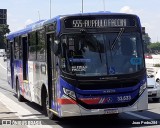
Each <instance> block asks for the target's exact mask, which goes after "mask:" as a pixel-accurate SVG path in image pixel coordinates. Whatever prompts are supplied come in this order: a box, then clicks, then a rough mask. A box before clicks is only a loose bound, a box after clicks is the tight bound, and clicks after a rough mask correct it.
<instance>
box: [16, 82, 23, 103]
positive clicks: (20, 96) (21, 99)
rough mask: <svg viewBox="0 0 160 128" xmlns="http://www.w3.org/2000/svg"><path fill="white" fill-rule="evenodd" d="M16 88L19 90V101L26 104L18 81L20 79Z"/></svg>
mask: <svg viewBox="0 0 160 128" xmlns="http://www.w3.org/2000/svg"><path fill="white" fill-rule="evenodd" d="M16 88H17V89H16V90H17V99H18V101H20V102H24V101H25V99H24V97H23V96H22V95H21V93H20V87H19V81H18V79H17V80H16Z"/></svg>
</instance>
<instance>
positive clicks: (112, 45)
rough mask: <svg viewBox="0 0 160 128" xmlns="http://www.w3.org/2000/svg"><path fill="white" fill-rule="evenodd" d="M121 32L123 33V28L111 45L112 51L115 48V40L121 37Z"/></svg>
mask: <svg viewBox="0 0 160 128" xmlns="http://www.w3.org/2000/svg"><path fill="white" fill-rule="evenodd" d="M123 32H124V28H121V29H120V31H119V33H118V36H117V37H116V39H115V40H114V41H113V43H112V44H111V50H113V49H114V48H115V46H116V43H117V40H119V38H120V37H121V36H122V34H123Z"/></svg>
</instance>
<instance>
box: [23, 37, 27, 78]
mask: <svg viewBox="0 0 160 128" xmlns="http://www.w3.org/2000/svg"><path fill="white" fill-rule="evenodd" d="M27 43H28V39H27V37H22V49H23V50H22V65H23V80H26V81H28V70H27V67H28V66H27V62H28V48H27Z"/></svg>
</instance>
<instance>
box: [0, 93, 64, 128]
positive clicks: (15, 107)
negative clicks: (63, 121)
mask: <svg viewBox="0 0 160 128" xmlns="http://www.w3.org/2000/svg"><path fill="white" fill-rule="evenodd" d="M0 101H1V102H2V103H3V104H4V105H5V107H6V108H7V109H9V110H10V111H11V112H17V113H15V115H16V116H17V117H18V118H19V119H38V118H37V117H36V116H32V115H33V113H31V112H30V111H28V110H27V109H25V108H23V107H22V106H20V105H19V104H18V103H16V102H15V101H13V100H11V99H10V98H8V97H7V96H5V95H4V94H3V93H1V92H0ZM27 127H28V128H40V127H44V126H42V125H36V126H34V125H27ZM45 127H46V128H52V125H50V126H49V125H45ZM54 127H55V128H62V127H61V126H59V125H54Z"/></svg>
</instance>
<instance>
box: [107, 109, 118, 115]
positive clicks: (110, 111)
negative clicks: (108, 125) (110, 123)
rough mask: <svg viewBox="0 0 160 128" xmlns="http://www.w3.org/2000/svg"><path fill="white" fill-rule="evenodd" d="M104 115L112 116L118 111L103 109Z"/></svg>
mask: <svg viewBox="0 0 160 128" xmlns="http://www.w3.org/2000/svg"><path fill="white" fill-rule="evenodd" d="M104 111H105V114H114V113H118V109H105V110H104Z"/></svg>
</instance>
